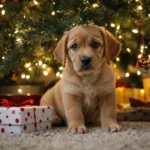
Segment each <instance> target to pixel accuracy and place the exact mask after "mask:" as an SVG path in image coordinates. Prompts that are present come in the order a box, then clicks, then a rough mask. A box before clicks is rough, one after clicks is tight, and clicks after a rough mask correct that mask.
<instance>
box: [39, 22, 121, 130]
mask: <svg viewBox="0 0 150 150" xmlns="http://www.w3.org/2000/svg"><path fill="white" fill-rule="evenodd" d="M119 52H120V44H119V42H118V41H117V40H116V39H115V38H114V37H113V36H112V35H111V34H110V33H109V32H108V31H106V30H105V29H104V28H102V27H98V26H95V25H81V26H76V27H74V28H73V29H71V30H70V31H67V32H65V34H64V36H63V37H62V39H61V40H60V42H59V43H58V45H57V47H56V49H55V50H54V55H55V58H56V59H57V60H58V61H59V62H60V63H62V64H63V65H64V66H65V68H64V71H63V78H62V79H61V80H60V81H59V82H58V83H57V84H56V85H55V86H54V87H53V88H52V89H50V90H48V91H47V92H46V93H45V94H44V95H43V97H42V98H41V105H51V106H53V107H54V114H55V117H54V120H53V122H54V123H58V122H60V121H61V120H60V118H61V119H63V120H64V121H66V122H67V124H68V131H69V132H71V133H85V132H87V128H86V127H85V124H86V123H91V122H94V121H95V120H98V119H99V121H100V123H101V127H102V128H103V129H105V130H109V131H120V130H121V127H120V126H119V125H118V124H117V123H116V96H115V79H114V75H113V72H112V69H111V67H110V61H111V60H112V59H114V58H115V57H116V56H117V55H118V54H119Z"/></svg>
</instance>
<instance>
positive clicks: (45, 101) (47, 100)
mask: <svg viewBox="0 0 150 150" xmlns="http://www.w3.org/2000/svg"><path fill="white" fill-rule="evenodd" d="M40 106H52V107H53V120H52V125H54V126H57V125H61V124H62V119H61V118H60V117H59V116H58V115H57V112H56V105H55V97H54V89H49V90H48V91H47V92H46V93H45V94H44V95H43V96H42V98H41V100H40Z"/></svg>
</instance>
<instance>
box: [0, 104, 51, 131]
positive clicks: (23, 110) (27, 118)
mask: <svg viewBox="0 0 150 150" xmlns="http://www.w3.org/2000/svg"><path fill="white" fill-rule="evenodd" d="M52 119H53V108H52V107H51V106H50V107H49V106H25V107H9V108H6V107H0V132H1V133H23V132H34V131H38V130H44V129H49V128H51V121H52Z"/></svg>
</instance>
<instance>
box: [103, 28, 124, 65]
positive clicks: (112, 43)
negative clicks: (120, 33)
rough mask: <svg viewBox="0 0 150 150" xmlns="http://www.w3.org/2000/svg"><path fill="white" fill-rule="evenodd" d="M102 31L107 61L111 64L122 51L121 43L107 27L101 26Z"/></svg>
mask: <svg viewBox="0 0 150 150" xmlns="http://www.w3.org/2000/svg"><path fill="white" fill-rule="evenodd" d="M101 31H102V35H103V38H104V49H105V56H106V60H107V63H108V64H110V62H111V61H112V60H113V59H114V58H115V57H116V56H118V54H119V53H120V51H121V44H120V43H119V42H118V41H117V39H116V38H115V37H114V36H113V35H112V34H111V33H110V32H108V31H107V30H106V29H105V28H101Z"/></svg>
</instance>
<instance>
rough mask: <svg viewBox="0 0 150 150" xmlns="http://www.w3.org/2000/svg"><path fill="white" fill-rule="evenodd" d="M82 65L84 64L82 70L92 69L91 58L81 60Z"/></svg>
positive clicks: (85, 57)
mask: <svg viewBox="0 0 150 150" xmlns="http://www.w3.org/2000/svg"><path fill="white" fill-rule="evenodd" d="M80 61H81V64H82V70H87V69H91V61H92V58H91V57H87V56H84V57H82V58H80Z"/></svg>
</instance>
